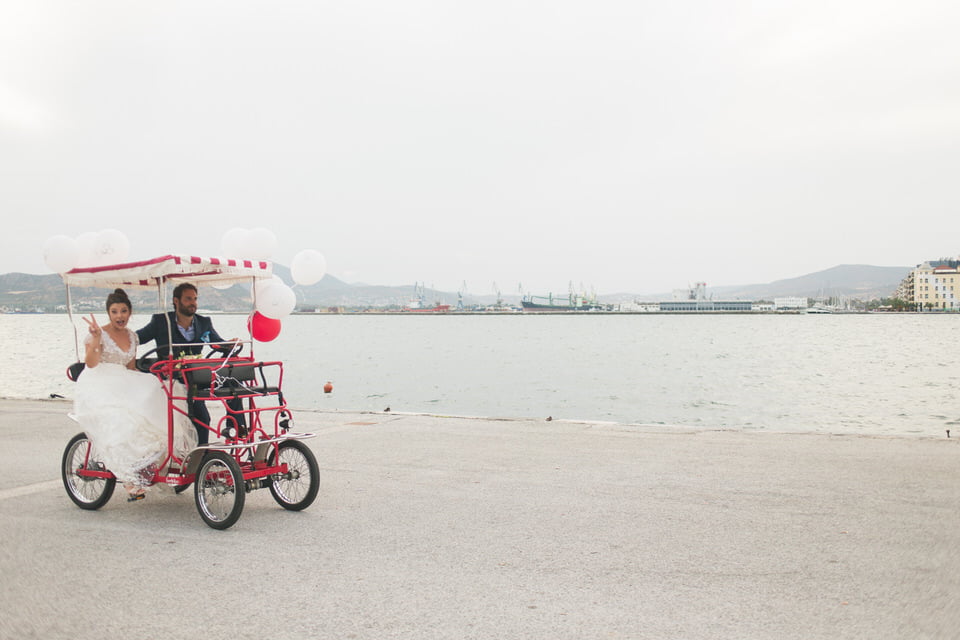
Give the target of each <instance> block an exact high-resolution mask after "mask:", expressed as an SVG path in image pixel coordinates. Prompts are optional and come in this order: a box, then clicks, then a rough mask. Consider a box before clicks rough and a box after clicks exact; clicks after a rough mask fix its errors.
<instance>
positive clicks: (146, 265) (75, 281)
mask: <svg viewBox="0 0 960 640" xmlns="http://www.w3.org/2000/svg"><path fill="white" fill-rule="evenodd" d="M272 276H273V264H272V263H270V262H268V261H266V260H243V259H238V258H199V257H197V256H161V257H159V258H153V259H151V260H142V261H140V262H128V263H125V264H113V265H106V266H102V267H82V268H77V269H73V270H72V271H68V272H67V273H64V274H63V281H64V283H65V284H67V285H68V286H71V287H103V288H107V289H113V288H116V287H123V288H128V289H137V288H153V287H156V286H158V285H159V284H160V283H161V282H190V283H192V284H214V283H216V284H229V283H235V282H249V281H250V279H251V278H270V277H272Z"/></svg>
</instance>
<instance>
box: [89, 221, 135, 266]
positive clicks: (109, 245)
mask: <svg viewBox="0 0 960 640" xmlns="http://www.w3.org/2000/svg"><path fill="white" fill-rule="evenodd" d="M93 253H94V260H95V262H96V264H98V265H107V264H120V263H122V262H126V260H127V256H129V255H130V241H129V240H127V236H125V235H124V234H123V232H122V231H117V230H116V229H104V230H103V231H101V232H100V233H98V234H97V238H96V240H95V241H94V243H93Z"/></svg>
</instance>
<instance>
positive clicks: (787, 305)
mask: <svg viewBox="0 0 960 640" xmlns="http://www.w3.org/2000/svg"><path fill="white" fill-rule="evenodd" d="M773 306H774V308H775V309H776V310H777V311H787V310H794V309H806V308H807V299H806V298H801V297H799V296H787V297H783V298H774V299H773Z"/></svg>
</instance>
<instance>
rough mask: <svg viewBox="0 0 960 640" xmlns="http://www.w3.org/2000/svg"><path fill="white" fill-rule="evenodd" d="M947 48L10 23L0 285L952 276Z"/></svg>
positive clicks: (655, 287)
mask: <svg viewBox="0 0 960 640" xmlns="http://www.w3.org/2000/svg"><path fill="white" fill-rule="evenodd" d="M958 32H960V4H958V3H956V2H952V1H943V2H930V1H925V0H911V1H910V2H906V1H897V2H890V1H884V0H879V1H878V0H862V1H855V2H844V1H842V0H836V1H830V2H818V1H811V0H796V1H794V0H783V1H775V0H771V1H769V2H754V1H751V2H724V1H722V0H689V1H684V0H671V1H669V2H663V1H659V0H658V1H656V2H648V1H645V0H581V1H573V0H543V1H538V2H535V1H524V0H508V1H505V0H486V1H484V2H458V1H455V0H369V1H352V2H336V3H333V2H324V1H321V0H308V1H303V2H295V1H284V2H251V1H249V0H231V1H229V2H228V1H218V2H209V1H204V0H190V1H189V2H178V1H168V2H143V1H141V0H134V1H131V0H116V1H114V2H104V1H100V0H86V1H84V2H76V1H75V0H62V1H56V0H5V1H4V2H2V3H0V180H2V184H0V212H2V215H3V220H4V222H5V231H4V233H3V234H2V235H0V249H2V254H0V273H6V272H10V271H23V272H27V273H45V272H49V269H47V268H46V267H45V265H44V262H43V258H42V254H41V247H42V245H43V242H44V241H45V240H46V239H47V238H48V237H50V236H51V235H54V234H57V233H63V234H67V235H70V236H77V235H79V234H81V233H84V232H88V231H98V230H101V229H106V228H115V229H119V230H120V231H122V232H123V233H125V234H126V235H127V237H128V238H129V240H130V243H131V258H147V257H152V256H155V255H162V254H167V253H190V254H197V255H219V254H220V242H221V238H222V236H223V233H224V232H225V231H226V230H227V229H229V228H232V227H242V228H253V227H266V228H268V229H270V230H272V231H273V232H274V233H275V234H276V236H277V238H278V241H279V249H278V251H277V253H276V254H275V256H274V259H275V260H276V261H277V262H281V263H284V264H290V260H291V258H292V256H293V255H294V254H295V253H297V252H298V251H299V250H301V249H306V248H311V249H317V250H319V251H321V252H322V253H323V254H324V255H325V256H326V257H327V261H328V265H329V272H330V273H331V274H333V275H335V276H337V277H339V278H341V279H344V280H347V281H350V282H366V283H370V284H390V285H398V284H412V283H414V282H418V281H419V282H425V283H426V284H427V286H436V287H437V288H440V289H446V290H456V289H459V288H460V287H461V286H462V283H464V282H466V284H467V290H468V291H469V292H471V293H475V294H483V293H488V292H490V291H492V288H493V283H494V282H496V283H497V284H498V286H499V288H500V289H501V290H503V291H504V292H511V293H513V292H516V290H517V288H518V286H519V285H522V286H523V288H524V289H525V290H526V291H528V292H532V293H536V294H546V293H547V292H550V291H552V292H565V291H566V290H567V287H568V283H569V282H571V281H572V282H574V283H575V286H577V287H578V288H579V285H580V283H583V284H584V285H585V286H586V287H587V288H590V287H593V288H595V289H596V290H597V291H598V292H599V293H613V292H623V291H629V292H635V293H646V292H659V291H669V290H671V289H674V288H680V287H684V286H686V285H687V284H689V283H692V282H695V281H706V282H707V283H708V285H711V286H713V285H716V286H720V285H736V284H750V283H762V282H770V281H773V280H777V279H781V278H787V277H793V276H799V275H803V274H805V273H810V272H813V271H818V270H821V269H826V268H829V267H832V266H835V265H838V264H873V265H883V266H888V265H897V266H901V265H903V266H910V265H914V264H916V263H919V262H922V261H924V260H927V259H932V258H938V257H942V256H956V255H957V254H958V253H960V242H958V240H960V206H958V205H960V188H958V183H960V180H958V175H960V173H958V170H960V38H958V37H957V33H958ZM13 229H20V230H21V231H20V232H19V233H14V232H13Z"/></svg>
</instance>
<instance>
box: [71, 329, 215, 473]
mask: <svg viewBox="0 0 960 640" xmlns="http://www.w3.org/2000/svg"><path fill="white" fill-rule="evenodd" d="M127 331H128V332H129V336H130V348H129V349H127V350H126V351H123V350H121V349H120V347H119V346H118V345H117V343H116V342H114V341H113V339H112V338H111V337H110V336H109V335H108V334H107V332H106V331H104V332H103V333H102V334H101V336H102V338H101V343H100V344H101V346H102V348H103V350H102V351H101V353H100V364H98V365H97V366H95V367H87V368H85V369H84V370H83V373H81V374H80V376H79V377H78V378H77V388H76V394H75V395H74V401H73V413H74V416H75V417H76V419H77V421H78V422H79V423H80V426H82V427H83V430H84V432H85V433H86V434H87V436H88V437H89V438H90V441H91V442H92V443H93V448H94V450H95V451H96V452H97V454H98V455H99V456H100V460H102V461H103V463H104V464H105V465H106V467H107V469H109V470H110V471H112V472H113V475H115V476H116V477H117V479H118V480H119V481H120V482H123V483H124V484H129V485H133V486H135V487H145V486H148V485H149V484H150V479H151V477H152V475H153V472H154V471H155V470H156V465H157V463H159V462H160V461H161V460H162V459H164V458H165V457H166V455H165V454H166V451H167V395H166V393H165V392H164V390H163V387H162V386H161V384H160V380H158V379H157V378H156V376H154V375H153V374H149V373H142V372H140V371H135V370H133V369H128V368H127V364H128V363H129V362H130V361H131V360H133V359H134V358H135V357H136V354H137V346H138V345H139V341H138V340H137V334H136V333H135V332H134V331H131V330H130V329H127ZM91 337H92V336H87V341H89V340H90V338H91ZM177 386H179V387H180V389H179V391H176V390H175V393H176V394H177V395H180V396H183V395H185V393H184V389H183V386H182V385H180V384H179V383H177ZM178 404H179V405H180V409H182V410H184V411H186V403H185V402H183V401H179V402H178ZM173 417H174V430H173V432H174V438H173V445H174V452H175V453H177V454H178V455H180V456H183V455H185V454H186V453H187V452H189V451H190V450H191V449H193V448H194V447H196V446H197V431H196V429H195V428H194V426H193V423H192V422H191V421H190V419H189V418H188V417H187V416H186V415H183V414H181V413H180V412H178V411H174V412H173Z"/></svg>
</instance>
